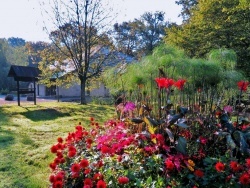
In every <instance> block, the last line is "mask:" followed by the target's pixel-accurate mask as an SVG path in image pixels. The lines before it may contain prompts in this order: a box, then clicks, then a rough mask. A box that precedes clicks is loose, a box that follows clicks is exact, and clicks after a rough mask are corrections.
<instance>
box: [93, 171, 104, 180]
mask: <svg viewBox="0 0 250 188" xmlns="http://www.w3.org/2000/svg"><path fill="white" fill-rule="evenodd" d="M102 179H103V175H102V174H101V173H96V174H95V175H94V180H102Z"/></svg>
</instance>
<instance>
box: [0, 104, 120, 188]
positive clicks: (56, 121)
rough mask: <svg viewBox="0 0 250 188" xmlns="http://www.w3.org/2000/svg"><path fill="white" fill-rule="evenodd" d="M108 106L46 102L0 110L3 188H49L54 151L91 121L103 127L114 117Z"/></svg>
mask: <svg viewBox="0 0 250 188" xmlns="http://www.w3.org/2000/svg"><path fill="white" fill-rule="evenodd" d="M114 115H115V114H114V107H113V106H108V105H96V104H88V105H79V104H77V103H66V102H61V103H58V102H43V103H40V104H39V105H33V104H23V105H22V106H17V105H16V104H10V105H4V106H0V159H1V160H0V180H1V181H0V188H3V187H11V188H29V187H30V188H45V187H46V188H47V187H48V186H49V181H48V177H49V174H50V168H49V163H50V162H51V160H52V159H53V157H54V156H52V154H51V153H50V147H51V146H52V145H53V144H54V143H55V142H57V138H58V137H59V136H60V137H65V136H66V135H67V134H68V132H72V131H74V129H75V126H76V125H77V124H78V122H81V123H82V125H83V126H85V127H86V128H87V127H88V125H89V123H90V121H89V119H90V117H94V118H95V119H96V121H98V122H100V123H102V122H105V121H106V120H108V119H109V118H111V117H112V116H114Z"/></svg>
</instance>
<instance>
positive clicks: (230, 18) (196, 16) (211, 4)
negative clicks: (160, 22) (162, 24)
mask: <svg viewBox="0 0 250 188" xmlns="http://www.w3.org/2000/svg"><path fill="white" fill-rule="evenodd" d="M249 8H250V4H249V3H247V1H245V0H232V1H227V0H204V1H199V3H198V4H197V6H196V8H195V9H192V11H191V12H192V16H191V18H190V20H189V22H188V23H185V24H183V25H182V26H181V27H173V28H170V29H168V30H167V32H168V36H167V37H166V38H165V42H166V43H168V44H173V45H176V46H178V47H181V48H183V49H184V50H185V52H186V53H187V54H188V55H189V56H190V57H201V58H204V57H205V56H206V54H207V53H209V52H210V51H211V50H212V49H220V48H225V49H232V50H234V51H235V52H236V54H237V57H238V59H237V65H236V68H238V69H240V70H244V72H245V73H246V74H247V75H248V77H249V76H250V74H249V72H250V71H249V70H250V67H249V66H248V62H249V56H250V49H249V45H250V38H249V32H250V22H249V20H250V11H249Z"/></svg>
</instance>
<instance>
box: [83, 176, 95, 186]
mask: <svg viewBox="0 0 250 188" xmlns="http://www.w3.org/2000/svg"><path fill="white" fill-rule="evenodd" d="M83 183H84V186H87V185H88V186H89V187H92V186H93V184H92V180H91V179H90V178H86V179H85V180H84V182H83Z"/></svg>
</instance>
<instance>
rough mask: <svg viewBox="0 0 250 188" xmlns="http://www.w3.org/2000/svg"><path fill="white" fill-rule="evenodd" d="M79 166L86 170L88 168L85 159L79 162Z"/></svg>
mask: <svg viewBox="0 0 250 188" xmlns="http://www.w3.org/2000/svg"><path fill="white" fill-rule="evenodd" d="M80 166H81V167H82V168H86V167H88V166H89V161H88V160H87V159H82V160H81V162H80Z"/></svg>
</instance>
